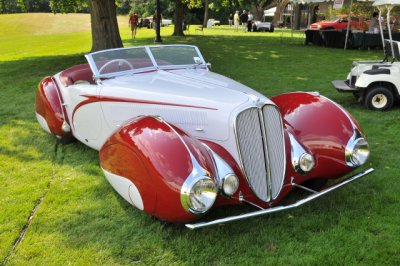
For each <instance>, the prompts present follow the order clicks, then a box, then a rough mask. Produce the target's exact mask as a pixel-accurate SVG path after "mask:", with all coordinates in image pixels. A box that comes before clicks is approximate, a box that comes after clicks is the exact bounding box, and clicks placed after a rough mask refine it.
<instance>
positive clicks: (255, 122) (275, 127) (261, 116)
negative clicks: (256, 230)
mask: <svg viewBox="0 0 400 266" xmlns="http://www.w3.org/2000/svg"><path fill="white" fill-rule="evenodd" d="M236 134H237V143H238V146H239V153H240V159H241V163H242V167H243V170H244V172H245V175H246V178H247V181H248V182H249V185H250V187H251V188H252V190H253V192H254V193H255V194H256V195H257V197H258V198H259V199H261V200H263V201H269V200H271V198H272V199H273V198H276V197H277V196H278V194H279V192H280V190H281V188H282V185H283V178H284V176H285V167H286V164H285V163H286V161H285V143H284V138H283V127H282V119H281V115H280V113H279V110H278V109H277V108H276V107H275V106H273V105H265V106H263V108H261V109H259V108H255V107H254V108H249V109H246V110H244V111H242V112H241V113H240V114H239V115H238V116H237V118H236Z"/></svg>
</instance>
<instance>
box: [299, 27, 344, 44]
mask: <svg viewBox="0 0 400 266" xmlns="http://www.w3.org/2000/svg"><path fill="white" fill-rule="evenodd" d="M345 39H346V32H345V31H344V32H343V31H337V30H306V43H305V44H306V45H308V43H312V44H313V45H320V46H326V47H334V48H343V47H344V40H345Z"/></svg>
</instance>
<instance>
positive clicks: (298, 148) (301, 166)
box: [288, 133, 315, 175]
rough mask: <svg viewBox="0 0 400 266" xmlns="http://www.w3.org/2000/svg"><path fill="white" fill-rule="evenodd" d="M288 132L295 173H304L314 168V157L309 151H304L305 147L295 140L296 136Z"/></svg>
mask: <svg viewBox="0 0 400 266" xmlns="http://www.w3.org/2000/svg"><path fill="white" fill-rule="evenodd" d="M288 134H289V138H290V143H291V155H292V165H293V168H294V170H295V171H296V172H297V173H299V174H301V175H305V174H307V173H308V172H310V171H311V170H312V169H313V168H314V166H315V158H314V156H313V155H312V154H311V153H309V152H308V151H306V149H305V148H304V147H303V146H302V145H301V144H300V143H299V142H298V141H297V140H296V138H295V137H294V136H293V135H292V134H291V133H288Z"/></svg>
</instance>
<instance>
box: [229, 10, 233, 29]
mask: <svg viewBox="0 0 400 266" xmlns="http://www.w3.org/2000/svg"><path fill="white" fill-rule="evenodd" d="M228 22H229V27H232V25H233V14H232V13H230V14H229V17H228Z"/></svg>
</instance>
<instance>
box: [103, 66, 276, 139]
mask: <svg viewBox="0 0 400 266" xmlns="http://www.w3.org/2000/svg"><path fill="white" fill-rule="evenodd" d="M100 94H101V97H102V98H103V99H107V98H108V99H110V101H107V100H104V101H103V112H104V113H105V116H106V120H107V121H108V122H109V124H110V126H111V127H115V126H116V125H119V124H121V123H122V122H123V121H126V120H128V119H129V116H130V118H131V117H134V116H135V115H140V114H141V115H156V116H161V117H162V118H163V119H165V120H166V121H168V122H170V123H171V124H174V125H176V126H178V127H180V128H182V129H184V130H185V131H187V132H188V133H190V134H192V135H194V136H197V137H199V138H203V139H212V140H219V141H224V140H227V139H228V138H229V129H230V126H229V125H231V124H232V120H234V119H235V115H236V114H237V113H238V112H240V111H241V110H242V109H244V108H245V107H246V106H247V105H253V106H254V102H256V101H258V100H261V101H263V102H267V103H272V102H271V101H270V100H269V99H267V98H266V97H265V96H263V95H261V94H259V93H257V92H255V91H253V90H252V89H250V88H248V87H246V86H244V85H243V84H240V83H238V82H235V81H233V80H231V79H229V78H226V77H223V76H221V75H218V74H216V73H212V72H210V71H207V70H204V69H197V70H196V69H190V70H188V69H184V70H169V71H166V70H159V71H153V72H148V73H141V74H133V75H127V76H122V77H117V78H114V79H109V80H105V81H104V82H103V88H102V89H101V92H100ZM115 101H121V102H134V103H137V104H138V105H136V107H132V108H133V109H130V110H131V112H133V113H128V112H126V111H123V109H120V111H117V109H118V108H121V107H119V106H121V105H122V104H120V105H116V104H114V103H113V102H115ZM132 114H134V115H133V116H132Z"/></svg>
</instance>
